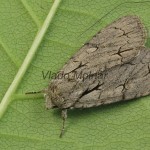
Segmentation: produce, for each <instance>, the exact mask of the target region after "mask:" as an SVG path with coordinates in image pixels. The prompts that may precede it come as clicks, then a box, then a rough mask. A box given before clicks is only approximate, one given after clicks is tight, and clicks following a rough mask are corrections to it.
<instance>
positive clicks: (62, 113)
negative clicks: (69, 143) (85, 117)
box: [59, 109, 67, 138]
mask: <svg viewBox="0 0 150 150" xmlns="http://www.w3.org/2000/svg"><path fill="white" fill-rule="evenodd" d="M61 117H62V119H63V124H62V128H61V132H60V136H59V137H60V138H61V137H62V136H63V134H64V131H65V121H66V119H67V109H63V110H62V112H61Z"/></svg>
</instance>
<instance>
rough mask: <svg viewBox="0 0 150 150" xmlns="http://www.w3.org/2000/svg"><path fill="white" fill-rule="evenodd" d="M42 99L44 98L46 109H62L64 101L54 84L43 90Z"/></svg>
mask: <svg viewBox="0 0 150 150" xmlns="http://www.w3.org/2000/svg"><path fill="white" fill-rule="evenodd" d="M44 97H45V106H46V108H47V109H52V108H62V104H63V102H64V99H63V96H62V94H61V92H60V90H58V87H57V85H56V84H55V83H51V84H50V85H49V86H48V88H47V89H46V90H45V94H44Z"/></svg>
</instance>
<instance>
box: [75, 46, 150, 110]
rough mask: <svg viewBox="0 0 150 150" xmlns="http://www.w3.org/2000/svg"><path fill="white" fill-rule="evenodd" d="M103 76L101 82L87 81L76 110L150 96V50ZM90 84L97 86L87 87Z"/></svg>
mask: <svg viewBox="0 0 150 150" xmlns="http://www.w3.org/2000/svg"><path fill="white" fill-rule="evenodd" d="M102 75H103V76H102V77H103V78H101V79H99V80H95V79H94V78H93V79H92V78H91V79H89V78H87V79H85V82H83V86H84V87H85V88H86V90H85V91H84V92H83V93H82V95H80V98H79V99H78V100H77V101H76V102H75V103H74V106H73V107H74V108H82V107H83V108H86V107H94V106H99V105H102V104H109V103H114V102H117V101H124V100H130V99H134V98H138V97H141V96H146V95H149V94H150V49H146V48H142V49H141V51H140V54H139V55H138V56H137V57H136V58H135V59H134V60H132V61H131V62H129V63H125V64H123V65H118V66H115V67H112V68H110V69H108V70H106V71H104V72H102ZM89 82H93V83H94V84H95V86H93V87H92V88H91V87H90V86H87V84H86V83H89ZM94 84H93V85H94Z"/></svg>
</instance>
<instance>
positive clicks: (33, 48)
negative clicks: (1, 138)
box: [0, 0, 61, 118]
mask: <svg viewBox="0 0 150 150" xmlns="http://www.w3.org/2000/svg"><path fill="white" fill-rule="evenodd" d="M60 2H61V0H55V1H54V3H53V5H52V7H51V9H50V11H49V13H48V15H47V17H46V19H45V21H44V23H43V25H42V27H41V29H40V30H39V32H38V33H37V35H36V37H35V39H34V41H33V43H32V46H31V48H30V49H29V51H28V53H27V55H26V57H25V59H24V61H23V63H22V65H21V67H20V68H19V70H18V72H17V74H16V76H15V77H14V80H13V82H12V83H11V85H10V87H9V88H8V90H7V91H6V93H5V95H4V97H3V99H2V101H1V103H0V118H2V116H3V114H4V112H5V111H6V110H7V107H8V105H9V104H10V102H11V96H12V95H13V94H14V93H15V91H16V89H17V87H18V85H19V83H20V82H21V80H22V78H23V76H24V74H25V72H26V71H27V69H28V67H29V65H30V63H31V62H32V60H33V58H34V55H35V53H36V51H37V50H38V47H39V45H40V43H41V42H42V40H43V38H44V35H45V34H46V31H47V29H48V27H49V26H50V24H51V22H52V20H53V17H54V15H55V14H56V11H57V9H58V7H59V5H60Z"/></svg>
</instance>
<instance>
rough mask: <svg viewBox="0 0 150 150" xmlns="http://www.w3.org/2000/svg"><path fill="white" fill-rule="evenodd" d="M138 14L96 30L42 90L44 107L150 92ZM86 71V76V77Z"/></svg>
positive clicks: (148, 58) (148, 59) (149, 56)
mask: <svg viewBox="0 0 150 150" xmlns="http://www.w3.org/2000/svg"><path fill="white" fill-rule="evenodd" d="M146 39H147V34H146V30H145V28H144V26H143V24H142V22H141V20H140V19H139V17H137V16H124V17H122V18H120V19H118V20H116V21H115V22H113V23H112V24H110V25H108V26H107V27H106V28H104V29H102V30H101V31H100V32H98V33H97V34H96V35H95V36H93V37H92V39H91V40H90V41H89V42H87V43H86V44H84V45H83V46H82V47H81V49H80V50H79V51H78V52H77V53H76V54H75V55H74V56H73V57H72V58H71V59H70V60H69V61H68V62H67V63H66V64H65V65H64V67H63V68H62V69H61V70H60V71H59V73H58V75H59V74H63V75H68V76H67V77H68V78H61V79H58V78H55V79H53V80H52V81H50V83H49V85H48V87H47V88H46V89H44V90H42V91H40V92H43V93H44V96H45V100H46V108H47V109H52V108H59V109H61V111H62V113H61V114H62V119H63V125H62V129H61V134H60V137H61V136H62V135H63V133H64V124H65V120H66V118H67V110H68V109H73V108H89V107H96V106H100V105H104V104H110V103H114V102H118V101H126V100H131V99H134V98H138V97H142V96H146V95H149V94H150V50H149V49H148V48H145V46H144V45H145V42H146ZM85 74H86V76H85Z"/></svg>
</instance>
